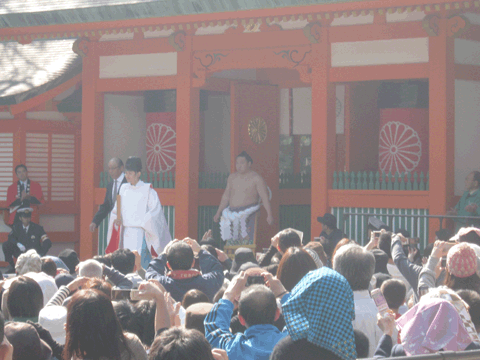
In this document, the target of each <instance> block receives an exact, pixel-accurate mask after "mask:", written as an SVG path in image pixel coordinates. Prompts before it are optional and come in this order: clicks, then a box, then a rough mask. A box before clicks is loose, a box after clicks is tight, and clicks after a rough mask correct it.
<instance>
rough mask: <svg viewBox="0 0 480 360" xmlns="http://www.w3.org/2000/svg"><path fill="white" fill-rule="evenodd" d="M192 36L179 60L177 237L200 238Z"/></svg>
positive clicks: (196, 92)
mask: <svg viewBox="0 0 480 360" xmlns="http://www.w3.org/2000/svg"><path fill="white" fill-rule="evenodd" d="M192 60H193V51H192V36H190V35H189V36H187V37H186V40H185V48H184V50H183V51H181V52H178V59H177V64H178V65H177V164H176V177H175V178H176V183H175V237H176V238H178V239H183V238H185V237H187V236H189V237H191V238H193V239H196V237H197V221H198V172H199V153H200V131H199V130H200V124H199V123H200V121H199V118H200V91H199V89H198V88H193V87H192V75H193V71H192V65H193V64H192Z"/></svg>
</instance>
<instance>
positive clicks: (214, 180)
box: [198, 172, 230, 189]
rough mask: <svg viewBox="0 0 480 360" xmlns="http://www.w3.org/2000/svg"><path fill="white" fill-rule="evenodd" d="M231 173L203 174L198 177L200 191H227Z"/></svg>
mask: <svg viewBox="0 0 480 360" xmlns="http://www.w3.org/2000/svg"><path fill="white" fill-rule="evenodd" d="M229 175H230V174H229V173H225V172H201V173H200V174H199V176H198V188H199V189H225V188H226V187H227V180H228V176H229Z"/></svg>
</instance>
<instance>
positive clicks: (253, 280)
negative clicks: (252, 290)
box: [245, 275, 265, 287]
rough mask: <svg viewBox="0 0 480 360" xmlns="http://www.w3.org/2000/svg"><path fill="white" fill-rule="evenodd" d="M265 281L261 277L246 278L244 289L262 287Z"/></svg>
mask: <svg viewBox="0 0 480 360" xmlns="http://www.w3.org/2000/svg"><path fill="white" fill-rule="evenodd" d="M264 284H265V279H264V278H263V276H262V275H252V276H249V277H248V278H247V282H246V283H245V287H249V286H251V285H264Z"/></svg>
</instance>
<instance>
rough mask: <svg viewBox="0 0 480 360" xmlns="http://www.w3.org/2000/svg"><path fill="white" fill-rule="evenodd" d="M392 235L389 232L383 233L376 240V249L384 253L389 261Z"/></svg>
mask: <svg viewBox="0 0 480 360" xmlns="http://www.w3.org/2000/svg"><path fill="white" fill-rule="evenodd" d="M392 235H393V234H392V233H391V232H390V231H387V232H384V233H382V235H380V239H379V240H378V248H379V249H380V250H383V251H385V254H387V256H388V258H389V259H391V258H392Z"/></svg>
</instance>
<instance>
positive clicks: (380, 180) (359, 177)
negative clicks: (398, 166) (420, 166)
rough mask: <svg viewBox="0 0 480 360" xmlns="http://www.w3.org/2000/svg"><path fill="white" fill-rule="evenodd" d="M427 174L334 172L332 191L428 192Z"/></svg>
mask: <svg viewBox="0 0 480 360" xmlns="http://www.w3.org/2000/svg"><path fill="white" fill-rule="evenodd" d="M428 187H429V173H428V172H427V173H426V175H425V174H424V173H423V172H420V174H419V173H417V172H414V173H405V174H399V173H398V172H397V173H395V174H392V173H391V172H389V173H385V172H379V171H377V172H373V171H370V172H367V171H358V172H355V171H351V172H349V171H339V172H337V171H335V172H334V173H333V189H338V190H405V191H410V190H411V191H423V190H428Z"/></svg>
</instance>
